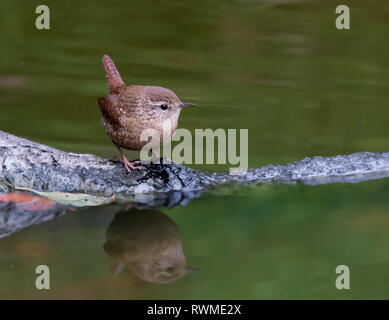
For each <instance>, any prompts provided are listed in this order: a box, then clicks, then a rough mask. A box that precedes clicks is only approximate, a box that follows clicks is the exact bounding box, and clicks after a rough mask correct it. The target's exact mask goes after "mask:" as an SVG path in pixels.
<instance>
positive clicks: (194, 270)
mask: <svg viewBox="0 0 389 320" xmlns="http://www.w3.org/2000/svg"><path fill="white" fill-rule="evenodd" d="M198 271H201V269H198V268H193V267H187V268H186V272H198Z"/></svg>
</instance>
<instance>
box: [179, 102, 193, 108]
mask: <svg viewBox="0 0 389 320" xmlns="http://www.w3.org/2000/svg"><path fill="white" fill-rule="evenodd" d="M194 106H195V104H194V103H189V102H181V104H180V107H181V108H185V107H194Z"/></svg>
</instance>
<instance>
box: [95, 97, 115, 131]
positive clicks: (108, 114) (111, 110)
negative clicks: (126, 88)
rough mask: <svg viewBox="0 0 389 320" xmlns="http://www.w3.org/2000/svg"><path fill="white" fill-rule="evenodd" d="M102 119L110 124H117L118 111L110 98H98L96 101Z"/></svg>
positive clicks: (113, 100)
mask: <svg viewBox="0 0 389 320" xmlns="http://www.w3.org/2000/svg"><path fill="white" fill-rule="evenodd" d="M97 102H98V104H99V107H100V110H101V113H102V115H103V117H104V118H105V119H106V120H108V121H110V122H111V123H112V124H119V117H120V114H119V110H118V108H117V103H116V99H114V98H113V97H112V96H107V97H104V98H99V99H98V100H97Z"/></svg>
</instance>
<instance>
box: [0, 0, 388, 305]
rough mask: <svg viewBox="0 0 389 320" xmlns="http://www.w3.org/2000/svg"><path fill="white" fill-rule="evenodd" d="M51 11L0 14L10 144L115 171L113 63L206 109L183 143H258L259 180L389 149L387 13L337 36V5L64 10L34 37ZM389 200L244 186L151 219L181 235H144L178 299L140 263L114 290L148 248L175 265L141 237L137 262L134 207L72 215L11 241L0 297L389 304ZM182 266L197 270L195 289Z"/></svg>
mask: <svg viewBox="0 0 389 320" xmlns="http://www.w3.org/2000/svg"><path fill="white" fill-rule="evenodd" d="M38 4H41V3H38V2H36V1H32V2H30V3H28V4H27V3H26V2H25V1H21V0H16V1H7V2H5V1H3V2H2V3H0V15H1V19H0V30H1V32H0V39H1V43H2V47H1V55H2V59H1V60H0V111H1V113H0V129H1V130H4V131H7V132H10V133H13V134H16V135H19V136H23V137H26V138H29V139H32V140H34V141H38V142H41V143H45V144H49V145H51V146H53V147H57V148H61V149H63V150H67V151H72V152H83V153H85V152H88V153H94V154H97V155H100V156H104V157H113V156H114V155H116V150H115V148H114V146H113V145H112V144H111V142H110V140H109V139H108V137H107V136H106V135H105V133H104V130H103V128H102V126H101V123H100V114H99V110H98V106H97V98H98V97H100V96H103V95H105V94H106V84H105V76H104V73H103V68H102V66H101V61H100V57H101V55H102V54H104V53H107V54H109V55H110V56H111V57H112V58H113V59H114V61H115V62H116V64H117V66H118V68H119V71H120V72H121V74H122V77H123V79H124V80H125V81H126V82H127V83H128V84H130V83H133V84H152V85H161V86H165V87H168V88H171V89H173V90H174V91H175V92H176V93H177V94H178V95H179V96H180V97H181V98H182V100H184V101H191V102H194V103H197V104H198V105H199V107H198V108H193V109H191V110H185V111H184V112H183V113H182V115H181V119H180V126H181V127H184V128H188V129H190V130H191V131H193V130H194V129H195V128H212V129H217V128H236V129H241V128H247V129H249V166H250V167H259V166H261V165H265V164H268V163H273V164H278V163H285V162H289V161H295V160H300V159H302V158H304V157H307V156H314V155H325V156H331V155H337V154H348V153H353V152H358V151H373V152H387V151H388V144H387V136H388V133H387V132H388V131H387V119H388V118H389V109H388V108H387V101H388V100H389V90H388V86H389V76H388V72H387V70H388V68H389V62H388V59H387V57H388V49H389V47H388V41H387V39H388V38H389V25H388V23H387V15H388V13H389V4H388V3H387V2H385V1H378V0H377V1H369V4H367V2H366V1H352V2H351V1H350V2H349V4H350V9H351V15H352V18H351V21H352V22H351V30H350V31H339V30H337V29H336V28H335V26H334V21H335V7H336V5H338V4H339V3H337V2H336V1H325V2H324V1H249V0H240V1H205V0H204V1H185V3H183V2H182V1H176V0H173V1H169V0H164V1H162V0H160V1H157V0H155V1H140V0H139V1H94V2H88V3H86V2H85V3H84V2H79V1H74V0H71V1H55V2H54V1H49V2H47V4H48V5H49V7H50V9H51V15H52V17H51V19H52V21H51V30H50V31H38V30H36V29H35V28H34V19H35V14H34V12H35V7H36V6H37V5H38ZM345 4H347V3H345ZM129 154H130V155H131V156H133V157H136V154H134V153H132V154H131V153H129ZM192 167H196V168H200V169H208V170H215V171H222V170H227V169H228V165H196V166H192ZM388 191H389V184H388V180H387V179H383V180H376V181H368V182H363V183H359V184H334V185H324V186H315V187H309V186H301V185H293V186H258V187H255V188H247V187H241V188H234V189H231V190H221V191H219V192H214V193H210V194H204V195H203V196H201V197H200V198H196V199H194V200H192V201H191V202H190V203H189V204H188V205H186V206H180V207H176V208H172V209H167V208H155V209H152V210H154V211H155V212H154V211H153V212H154V213H155V218H160V219H161V221H163V222H162V224H163V223H166V224H167V228H168V230H170V229H169V228H172V229H171V230H173V231H172V233H173V234H175V235H176V236H175V237H174V236H172V239H170V240H169V237H168V238H167V239H166V237H167V235H169V232H166V231H164V229H159V222H158V221H160V220H158V219H157V220H156V221H157V222H155V221H154V222H155V223H154V224H153V220H152V219H150V220H151V221H150V225H148V224H147V222H146V224H144V223H145V222H144V221H143V222H142V223H143V224H142V225H141V227H139V229H140V230H143V229H144V230H149V231H148V232H149V233H150V234H156V236H157V237H161V239H162V240H161V241H163V240H165V241H167V243H169V244H170V245H171V246H172V247H170V248H176V249H175V250H178V251H177V252H178V254H177V255H178V262H177V261H176V262H175V263H176V264H178V267H177V268H175V269H174V271H173V272H168V274H170V275H172V277H174V276H175V275H176V274H177V277H176V279H175V280H174V281H171V282H169V283H168V284H167V283H165V284H160V283H153V282H150V277H149V278H147V277H146V278H147V279H145V276H144V275H143V276H142V275H141V273H140V271H139V264H138V267H136V266H134V264H133V265H129V266H125V267H124V268H123V270H122V272H121V273H119V274H117V275H116V276H112V275H111V272H110V268H111V266H112V264H114V263H115V261H116V260H117V259H118V257H119V258H120V259H122V260H123V259H127V260H131V257H134V252H137V251H136V250H137V249H136V248H143V247H144V248H146V249H147V250H146V249H145V251H146V252H152V250H156V252H160V251H161V250H162V249H158V248H157V249H155V248H154V247H153V245H154V244H153V243H154V242H153V240H152V239H151V240H150V239H147V238H146V239H144V238H142V236H141V235H139V237H138V238H137V240H136V241H135V243H136V245H133V246H135V249H134V247H131V244H128V243H129V242H131V241H132V240H131V241H129V240H128V239H127V238H126V234H127V233H128V232H131V230H132V229H133V228H134V226H133V225H131V223H130V222H129V221H128V219H127V217H126V218H125V219H124V220H125V221H124V222H118V223H115V221H118V219H119V218H120V217H121V216H123V214H125V213H126V212H127V213H128V212H129V211H131V212H132V213H133V214H134V211H135V210H137V209H136V208H135V209H134V208H131V209H129V208H127V209H128V210H125V208H124V207H125V205H119V204H114V205H107V206H101V207H93V208H86V209H79V210H77V211H76V212H72V211H67V212H66V213H65V214H63V215H62V216H60V217H58V218H57V219H54V220H50V221H48V222H45V223H41V224H38V225H35V226H31V227H28V228H25V229H22V230H21V231H19V232H15V233H13V234H11V235H9V236H7V237H4V238H2V239H0V253H1V254H0V283H1V286H0V297H1V298H27V297H29V298H136V299H140V298H144V299H150V298H156V299H158V298H161V299H167V298H169V299H174V298H176V299H177V298H204V299H207V298H220V299H227V298H245V299H260V298H346V299H348V298H388V297H389V289H388V285H387V284H388V277H389V274H388V271H387V270H388V269H389V268H388V267H389V254H388V250H387V243H388V240H389V238H388V235H387V230H386V229H387V227H388V222H389V221H388V217H387V213H388V209H389V200H388ZM2 208H3V207H2ZM0 210H1V208H0ZM119 212H120V213H119ZM144 213H145V214H150V212H144ZM2 214H3V215H4V212H3V213H2ZM31 214H34V213H33V212H31ZM135 214H136V215H138V214H140V213H139V212H138V213H135ZM118 216H119V218H117V217H118ZM115 219H116V220H115ZM129 220H131V219H129ZM137 220H142V219H141V218H139V219H136V218H134V224H135V226H136V223H139V221H138V222H136V221H137ZM119 221H122V220H121V219H120V220H119ZM112 224H113V227H112ZM115 225H119V228H116V227H115ZM110 226H111V227H110ZM110 228H111V229H110ZM112 228H113V229H116V230H117V229H119V231H118V233H119V236H118V239H119V240H117V239H116V238H115V237H116V236H115V233H114V235H112V233H111V232H109V234H110V237H111V236H112V237H114V238H115V239H116V240H117V241H118V242H116V246H115V245H114V246H113V248H112V246H111V251H110V250H108V252H107V247H110V246H104V245H105V244H106V243H107V230H112ZM142 228H143V229H142ZM177 234H180V235H181V240H177V239H180V237H179V236H177ZM120 235H121V236H120ZM123 237H124V238H123ZM177 241H178V242H179V241H181V242H180V243H181V244H182V248H183V251H182V252H181V251H180V250H179V249H177V248H179V245H180V243H178V244H177ZM123 243H124V244H123ZM171 243H173V244H171ZM142 246H143V247H142ZM167 246H168V248H169V245H167ZM118 247H119V249H118ZM129 247H130V249H131V248H132V249H131V250H132V251H131V250H130V249H129ZM126 250H127V251H129V250H130V251H131V252H132V253H130V254H127V255H126V254H124V253H125V252H127V251H126ZM134 250H135V251H134ZM141 251H142V250H141ZM123 252H124V253H123ZM131 254H132V256H131ZM157 254H158V253H154V254H153V256H154V257H155V255H157ZM112 256H114V257H115V258H116V260H115V259H113V258H112ZM123 257H124V258H123ZM120 259H119V260H120ZM127 260H126V261H127ZM132 261H133V260H132ZM137 261H139V257H138V260H137ZM168 261H170V260H168ZM183 261H186V263H187V266H188V268H189V269H193V268H196V269H200V271H197V272H189V273H186V274H185V275H183V274H182V272H180V270H182V269H185V270H186V267H185V268H183V267H182V265H183V264H182V263H183ZM38 264H46V265H48V266H49V267H50V269H51V289H50V290H48V291H38V290H36V289H35V287H34V281H35V277H36V275H35V274H34V270H35V267H36V266H37V265H38ZM173 264H174V263H173ZM340 264H346V265H348V266H349V267H350V269H351V290H350V291H347V292H346V291H338V290H336V288H335V285H334V283H335V277H336V275H335V268H336V266H337V265H340ZM135 265H136V264H135ZM168 267H169V266H167V267H166V269H167V268H168ZM169 270H171V269H169ZM182 275H183V276H182ZM142 277H143V279H142Z"/></svg>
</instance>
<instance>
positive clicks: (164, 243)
mask: <svg viewBox="0 0 389 320" xmlns="http://www.w3.org/2000/svg"><path fill="white" fill-rule="evenodd" d="M104 249H105V251H106V252H107V254H108V255H109V256H110V257H111V258H112V260H113V265H112V269H111V271H112V272H113V273H114V274H118V273H120V272H121V271H122V270H123V268H124V267H125V266H126V267H127V268H128V269H129V270H130V271H131V272H132V273H133V274H134V275H136V276H137V277H138V278H141V279H142V280H145V281H148V282H153V283H169V282H172V281H175V280H177V279H179V278H181V277H182V276H184V275H185V274H186V273H187V272H188V271H190V268H188V264H187V261H186V258H185V255H184V252H183V250H182V243H181V234H180V231H179V230H178V227H177V225H176V224H175V223H174V222H173V220H171V219H170V218H169V217H168V216H167V215H165V214H164V213H162V212H161V211H158V210H138V209H135V208H132V209H130V210H128V211H120V212H118V213H117V214H116V216H115V218H114V219H113V221H112V222H111V224H110V226H109V227H108V230H107V241H106V243H105V244H104Z"/></svg>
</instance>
